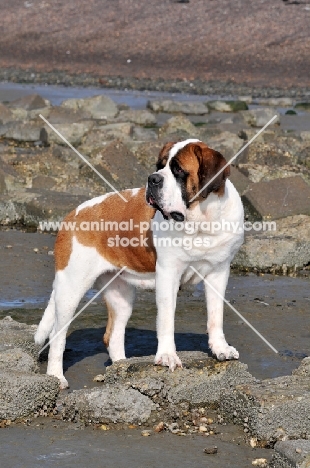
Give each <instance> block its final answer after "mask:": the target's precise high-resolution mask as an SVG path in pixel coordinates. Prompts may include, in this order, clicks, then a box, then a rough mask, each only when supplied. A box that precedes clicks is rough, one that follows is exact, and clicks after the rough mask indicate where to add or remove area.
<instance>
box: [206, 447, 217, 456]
mask: <svg viewBox="0 0 310 468" xmlns="http://www.w3.org/2000/svg"><path fill="white" fill-rule="evenodd" d="M203 453H206V454H207V455H215V454H216V453H217V446H216V445H214V446H213V447H206V448H205V449H203Z"/></svg>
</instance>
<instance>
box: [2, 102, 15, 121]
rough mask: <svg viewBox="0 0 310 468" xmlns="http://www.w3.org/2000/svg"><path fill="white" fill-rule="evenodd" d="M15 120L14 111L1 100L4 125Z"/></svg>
mask: <svg viewBox="0 0 310 468" xmlns="http://www.w3.org/2000/svg"><path fill="white" fill-rule="evenodd" d="M12 120H15V118H14V115H13V112H12V111H11V110H10V109H9V108H8V107H7V106H5V105H4V104H2V103H1V102H0V123H1V124H2V125H4V124H6V123H8V122H12Z"/></svg>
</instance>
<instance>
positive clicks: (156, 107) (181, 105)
mask: <svg viewBox="0 0 310 468" xmlns="http://www.w3.org/2000/svg"><path fill="white" fill-rule="evenodd" d="M147 107H149V108H150V109H151V110H153V111H154V112H166V113H168V114H177V113H181V114H186V115H205V114H208V113H209V109H208V107H207V106H206V105H205V104H203V103H202V102H179V101H173V100H170V99H164V100H161V101H156V100H155V101H149V102H148V103H147Z"/></svg>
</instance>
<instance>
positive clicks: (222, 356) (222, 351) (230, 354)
mask: <svg viewBox="0 0 310 468" xmlns="http://www.w3.org/2000/svg"><path fill="white" fill-rule="evenodd" d="M211 351H212V353H213V354H214V355H215V356H216V358H217V359H218V360H219V361H226V360H230V359H239V353H238V351H237V350H236V348H234V347H233V346H229V345H228V344H227V343H225V344H224V345H221V346H211Z"/></svg>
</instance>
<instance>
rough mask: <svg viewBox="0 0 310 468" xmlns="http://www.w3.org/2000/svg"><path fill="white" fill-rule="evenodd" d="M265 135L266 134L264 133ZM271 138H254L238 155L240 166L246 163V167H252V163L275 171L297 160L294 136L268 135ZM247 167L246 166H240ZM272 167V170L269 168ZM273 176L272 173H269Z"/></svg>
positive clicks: (296, 145) (298, 145) (296, 142)
mask: <svg viewBox="0 0 310 468" xmlns="http://www.w3.org/2000/svg"><path fill="white" fill-rule="evenodd" d="M265 136H266V135H265ZM270 136H271V140H270V141H265V140H261V141H258V140H254V141H253V142H252V143H251V144H250V145H249V146H248V147H247V148H246V149H245V151H243V152H242V153H241V154H240V156H238V160H237V163H238V164H239V165H240V166H241V165H244V164H248V165H249V166H248V168H249V169H251V168H253V166H254V165H260V166H266V168H267V169H268V170H269V172H273V173H274V172H275V171H276V170H277V169H278V168H279V167H283V166H292V165H294V164H296V161H297V157H296V154H297V151H296V150H298V148H299V147H300V144H299V142H298V141H297V139H296V138H288V139H283V138H280V137H279V138H277V139H275V138H274V135H270ZM242 167H247V166H242ZM271 168H272V171H271V170H270V169H271ZM271 177H273V175H271Z"/></svg>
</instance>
